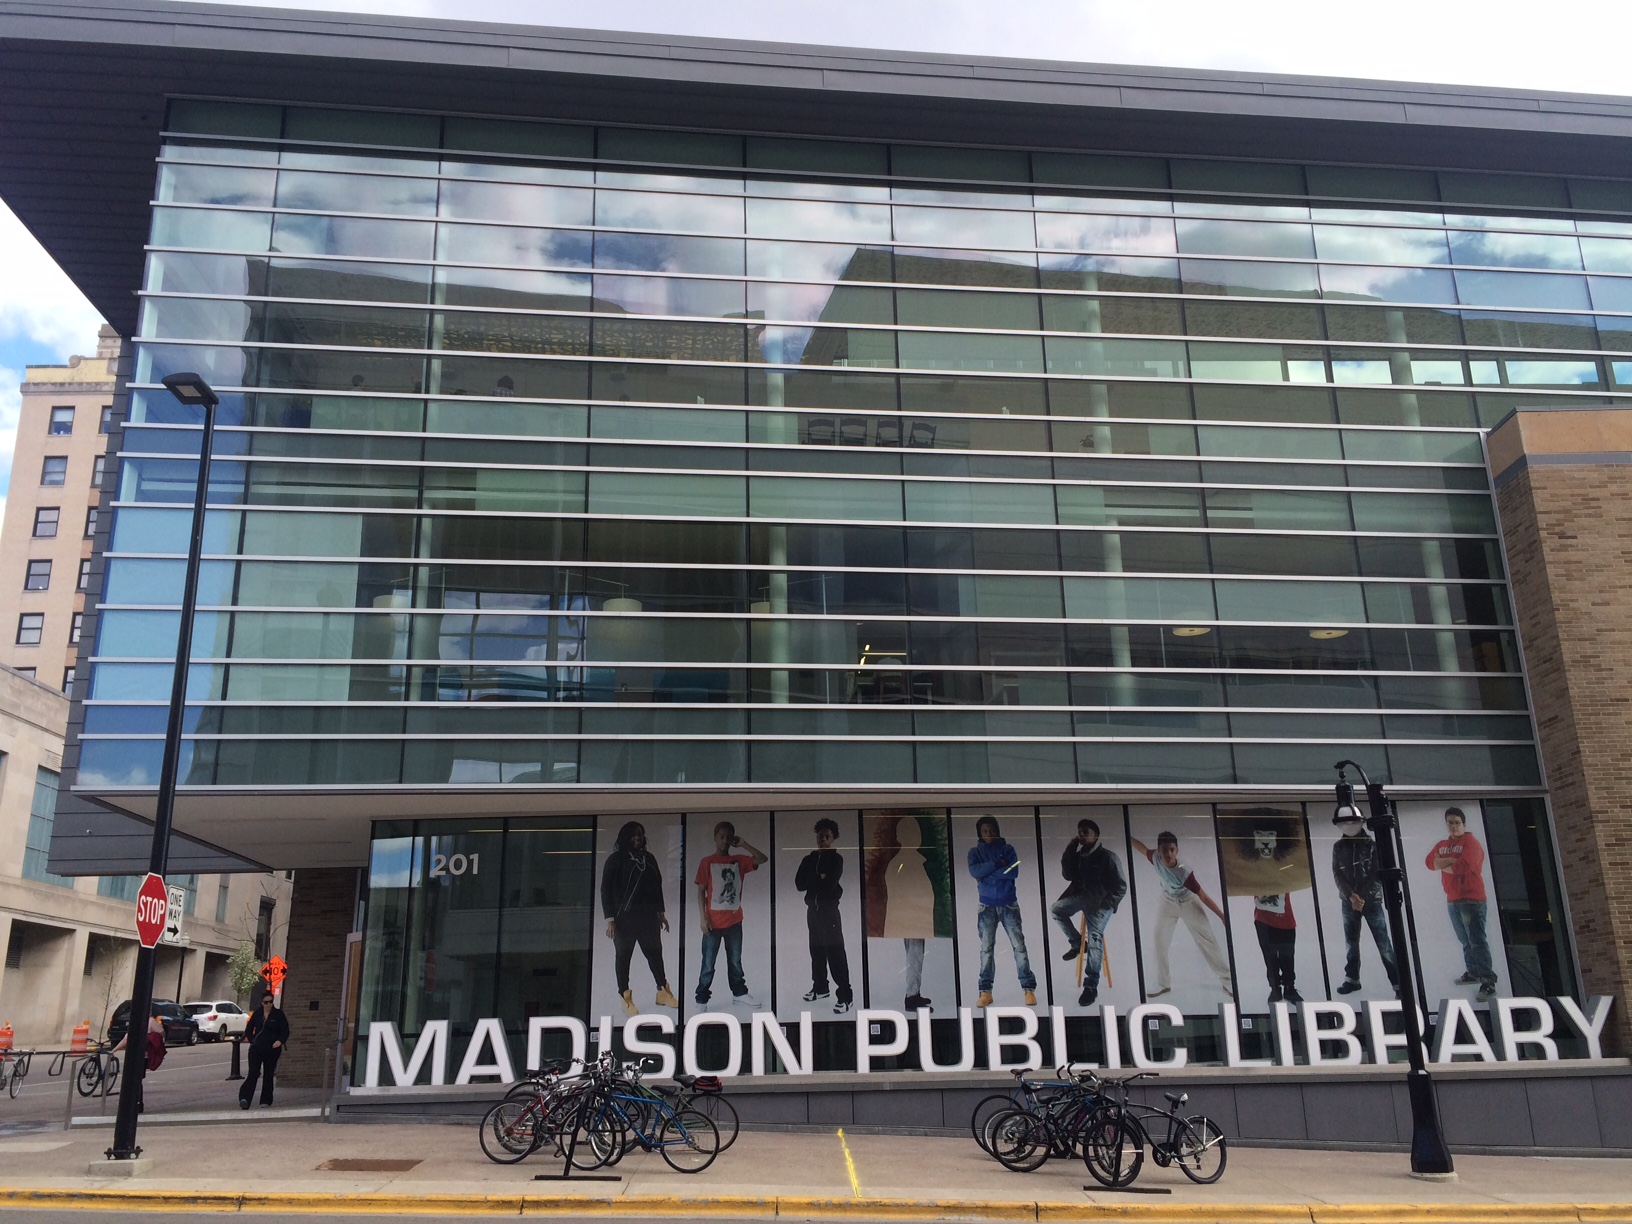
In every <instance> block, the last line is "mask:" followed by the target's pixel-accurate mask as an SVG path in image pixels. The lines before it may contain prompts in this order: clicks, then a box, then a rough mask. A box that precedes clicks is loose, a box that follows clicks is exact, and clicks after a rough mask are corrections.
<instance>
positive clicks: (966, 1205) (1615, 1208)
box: [0, 1188, 1632, 1224]
mask: <svg viewBox="0 0 1632 1224" xmlns="http://www.w3.org/2000/svg"><path fill="white" fill-rule="evenodd" d="M0 1207H11V1208H35V1209H40V1208H52V1209H56V1210H104V1211H106V1210H124V1211H150V1212H152V1211H213V1212H228V1211H231V1212H297V1213H301V1214H311V1213H330V1212H332V1213H337V1214H339V1213H344V1214H348V1215H349V1214H362V1213H371V1214H381V1215H384V1214H397V1213H403V1214H412V1215H443V1214H455V1213H457V1214H461V1215H537V1216H580V1217H582V1216H660V1217H662V1216H668V1217H678V1216H699V1217H703V1218H708V1219H719V1218H722V1217H732V1218H742V1217H763V1218H777V1217H782V1216H790V1217H795V1218H799V1219H841V1220H842V1219H850V1220H880V1219H887V1220H981V1221H984V1220H1039V1221H1041V1220H1061V1221H1064V1220H1135V1221H1141V1222H1144V1224H1215V1222H1216V1221H1219V1220H1222V1219H1228V1220H1230V1221H1231V1224H1287V1222H1288V1221H1301V1222H1303V1224H1328V1222H1329V1224H1361V1222H1363V1221H1364V1222H1378V1224H1555V1222H1559V1224H1562V1222H1564V1221H1568V1222H1570V1224H1577V1222H1579V1221H1606V1222H1608V1221H1629V1220H1632V1202H1624V1203H1488V1202H1487V1203H1445V1202H1440V1203H1334V1204H1297V1203H1166V1204H1155V1203H1149V1204H1147V1203H1122V1202H1117V1203H1114V1204H1102V1203H1093V1202H1088V1201H1079V1202H1047V1201H1038V1200H1010V1201H993V1202H967V1201H957V1200H936V1199H906V1198H813V1197H804V1196H791V1195H790V1196H775V1197H753V1196H748V1195H698V1196H696V1197H691V1196H687V1195H677V1194H639V1195H616V1194H614V1195H610V1196H606V1197H588V1196H583V1197H580V1196H574V1195H534V1194H491V1195H489V1194H417V1195H408V1194H379V1193H361V1194H316V1193H298V1192H292V1193H277V1192H266V1193H259V1192H243V1193H240V1192H231V1191H209V1190H196V1191H189V1190H124V1189H117V1190H115V1189H107V1190H77V1189H75V1190H67V1189H63V1190H58V1189H37V1190H33V1189H21V1188H19V1189H6V1188H0Z"/></svg>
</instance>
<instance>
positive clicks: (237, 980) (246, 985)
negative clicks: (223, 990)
mask: <svg viewBox="0 0 1632 1224" xmlns="http://www.w3.org/2000/svg"><path fill="white" fill-rule="evenodd" d="M227 979H228V980H229V981H230V982H231V983H232V992H233V994H234V995H235V996H236V997H238V998H240V999H245V998H248V997H249V992H250V991H251V990H252V989H254V986H255V983H256V982H258V981H260V980H261V960H260V957H258V956H256V955H255V945H254V944H253V943H251V942H250V941H249V940H247V939H246V940H244V941H243V942H242V943H240V944H239V945H238V950H237V951H236V952H234V953H233V954H232V956H231V957H229V958H228V960H227Z"/></svg>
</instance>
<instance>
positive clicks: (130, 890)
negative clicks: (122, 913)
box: [96, 875, 147, 901]
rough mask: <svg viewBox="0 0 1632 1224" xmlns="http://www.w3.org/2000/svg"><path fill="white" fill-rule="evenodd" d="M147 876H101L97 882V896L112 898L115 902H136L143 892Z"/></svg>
mask: <svg viewBox="0 0 1632 1224" xmlns="http://www.w3.org/2000/svg"><path fill="white" fill-rule="evenodd" d="M146 878H147V877H146V876H139V875H129V876H101V877H99V878H98V879H97V881H96V895H97V896H99V897H112V898H113V899H114V900H115V901H134V900H136V894H137V893H138V892H140V891H141V888H142V881H143V880H144V879H146Z"/></svg>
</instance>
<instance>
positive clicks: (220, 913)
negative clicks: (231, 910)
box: [215, 876, 232, 922]
mask: <svg viewBox="0 0 1632 1224" xmlns="http://www.w3.org/2000/svg"><path fill="white" fill-rule="evenodd" d="M231 891H232V877H231V876H222V877H221V880H220V882H219V883H218V884H216V886H215V920H216V921H217V922H225V921H226V920H227V896H228V894H229V893H230V892H231Z"/></svg>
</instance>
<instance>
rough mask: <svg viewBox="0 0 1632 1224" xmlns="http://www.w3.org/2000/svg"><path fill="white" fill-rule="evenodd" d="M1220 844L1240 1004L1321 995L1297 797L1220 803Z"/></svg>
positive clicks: (1257, 1007) (1248, 1006) (1255, 1006)
mask: <svg viewBox="0 0 1632 1224" xmlns="http://www.w3.org/2000/svg"><path fill="white" fill-rule="evenodd" d="M1218 845H1219V852H1220V857H1221V858H1222V860H1223V864H1224V892H1225V894H1226V895H1227V897H1228V899H1229V900H1228V905H1227V907H1226V908H1227V909H1228V911H1229V915H1230V927H1231V930H1232V932H1233V934H1234V937H1235V954H1236V969H1237V971H1238V972H1239V973H1240V975H1241V991H1240V995H1241V997H1240V1000H1239V1001H1240V1005H1241V1009H1242V1011H1243V1012H1264V1011H1267V1010H1268V1005H1269V1004H1273V1003H1281V1002H1286V1003H1292V1004H1297V1003H1301V1002H1302V1001H1303V1000H1304V999H1305V998H1310V999H1324V998H1325V997H1326V976H1325V972H1324V966H1323V965H1322V957H1321V948H1320V926H1319V923H1318V921H1317V914H1316V907H1315V887H1314V885H1315V882H1314V875H1313V871H1312V869H1311V865H1310V859H1309V840H1308V837H1307V835H1306V831H1305V826H1304V816H1303V807H1302V805H1301V804H1285V805H1282V806H1261V807H1221V808H1219V809H1218ZM1260 963H1261V964H1262V966H1263V969H1262V972H1260V971H1259V969H1258V966H1259V964H1260Z"/></svg>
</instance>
